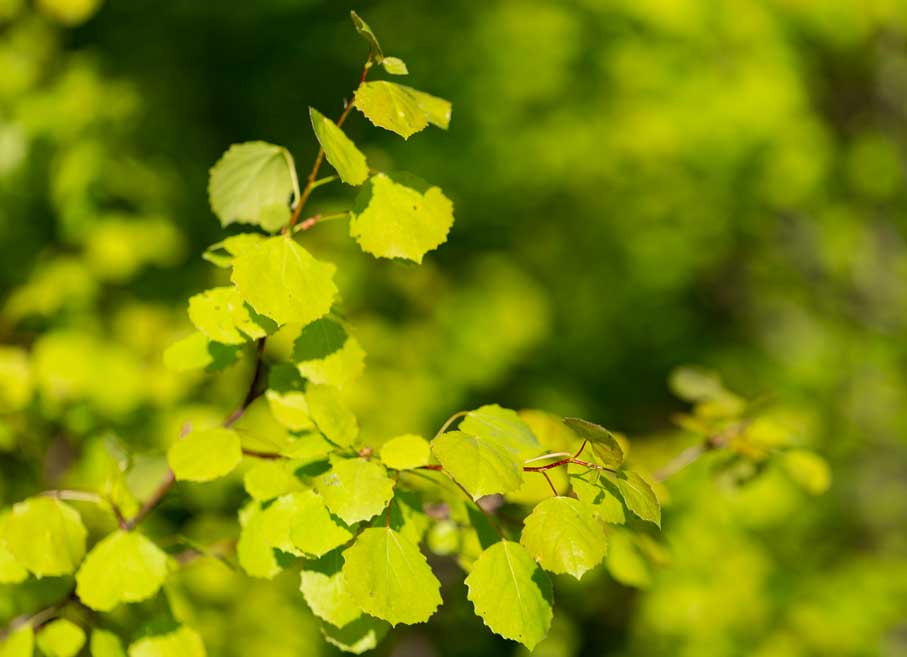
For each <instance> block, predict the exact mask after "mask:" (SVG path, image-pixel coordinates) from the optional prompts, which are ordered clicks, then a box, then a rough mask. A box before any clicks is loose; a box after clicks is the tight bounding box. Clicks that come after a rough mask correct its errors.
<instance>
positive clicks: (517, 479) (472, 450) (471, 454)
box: [431, 431, 523, 500]
mask: <svg viewBox="0 0 907 657" xmlns="http://www.w3.org/2000/svg"><path fill="white" fill-rule="evenodd" d="M431 449H432V452H433V453H434V455H435V457H436V458H437V459H438V461H440V462H441V465H443V466H444V469H445V470H446V471H447V472H448V473H450V475H451V476H452V477H453V478H454V479H455V480H456V481H458V482H459V483H460V484H461V485H462V486H463V487H464V488H465V489H466V490H467V491H469V494H470V495H472V498H473V499H475V500H477V499H479V498H480V497H482V496H483V495H491V494H492V493H507V492H509V491H512V490H517V489H518V488H519V487H520V486H522V485H523V468H522V462H521V461H519V460H518V459H516V458H515V457H514V455H513V454H512V453H511V452H509V451H507V450H506V449H504V448H503V447H500V446H498V445H496V444H493V443H489V442H486V441H485V440H483V439H482V438H479V437H477V436H472V435H469V434H466V433H463V432H462V431H448V432H447V433H444V434H441V435H440V436H438V437H437V438H435V439H434V440H433V441H432V442H431Z"/></svg>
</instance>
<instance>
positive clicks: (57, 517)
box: [4, 497, 87, 577]
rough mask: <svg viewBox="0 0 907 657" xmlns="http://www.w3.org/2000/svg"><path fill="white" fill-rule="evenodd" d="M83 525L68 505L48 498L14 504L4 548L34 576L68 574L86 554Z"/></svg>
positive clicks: (7, 519) (31, 499) (7, 520)
mask: <svg viewBox="0 0 907 657" xmlns="http://www.w3.org/2000/svg"><path fill="white" fill-rule="evenodd" d="M86 533H87V532H86V530H85V525H83V524H82V518H81V516H79V513H78V512H77V511H76V510H75V509H73V508H72V507H71V506H69V505H67V504H64V503H63V502H61V501H59V500H55V499H51V498H49V497H32V498H30V499H27V500H25V501H24V502H19V503H18V504H16V505H14V506H13V508H12V511H11V512H10V514H9V516H7V518H6V529H5V531H4V534H5V536H6V547H7V549H8V550H9V551H10V553H11V554H12V555H13V557H14V558H15V560H16V562H17V563H18V564H19V565H21V566H23V567H24V568H26V569H27V570H29V571H30V572H32V573H33V574H34V575H36V576H37V577H46V576H51V575H68V574H69V573H71V572H73V571H74V570H75V569H76V567H77V566H78V565H79V562H80V561H82V557H83V556H85V536H86Z"/></svg>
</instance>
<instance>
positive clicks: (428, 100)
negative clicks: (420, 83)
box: [385, 67, 452, 130]
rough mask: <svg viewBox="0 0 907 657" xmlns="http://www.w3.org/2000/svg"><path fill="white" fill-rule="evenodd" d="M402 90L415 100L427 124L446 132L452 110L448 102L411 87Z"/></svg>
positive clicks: (404, 87)
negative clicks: (423, 113)
mask: <svg viewBox="0 0 907 657" xmlns="http://www.w3.org/2000/svg"><path fill="white" fill-rule="evenodd" d="M385 68H387V67H385ZM401 86H403V85H401ZM403 89H405V90H406V91H408V92H409V93H410V94H411V95H412V97H413V98H415V100H416V103H417V104H418V105H419V107H420V108H422V111H423V112H425V118H426V119H428V122H429V123H431V124H432V125H435V126H437V127H439V128H441V129H442V130H447V128H448V126H449V125H450V114H451V110H452V105H451V104H450V101H449V100H444V99H443V98H438V97H437V96H432V95H431V94H427V93H425V92H424V91H419V90H418V89H413V88H412V87H406V86H403Z"/></svg>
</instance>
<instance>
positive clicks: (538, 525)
mask: <svg viewBox="0 0 907 657" xmlns="http://www.w3.org/2000/svg"><path fill="white" fill-rule="evenodd" d="M520 543H521V544H522V545H523V547H525V548H526V550H527V551H528V552H529V554H531V555H532V556H533V557H535V559H536V560H537V561H538V562H539V564H541V566H542V568H544V569H545V570H547V571H550V572H552V573H570V574H571V575H573V576H574V577H575V578H576V579H580V578H581V577H582V576H583V574H584V573H585V572H586V571H587V570H590V569H592V568H594V567H595V566H596V565H598V563H599V562H600V561H601V560H602V559H603V558H604V556H605V553H606V552H607V551H608V541H607V539H606V538H605V532H604V530H603V528H602V525H601V521H600V520H599V519H598V518H597V517H596V516H595V514H594V512H593V511H592V508H591V507H589V506H587V505H586V504H584V503H582V502H580V501H579V500H575V499H573V498H572V497H550V498H548V499H547V500H545V501H543V502H540V503H539V504H538V505H537V506H536V507H535V508H534V509H533V510H532V513H531V514H529V516H528V517H527V518H526V519H525V520H524V521H523V533H522V534H521V535H520Z"/></svg>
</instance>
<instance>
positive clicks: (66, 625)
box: [35, 618, 85, 657]
mask: <svg viewBox="0 0 907 657" xmlns="http://www.w3.org/2000/svg"><path fill="white" fill-rule="evenodd" d="M35 639H36V640H35V643H37V644H38V648H39V649H40V650H41V652H42V653H44V654H45V655H47V657H75V655H76V653H78V652H79V651H80V650H81V649H82V646H84V645H85V630H83V629H82V628H81V627H79V626H78V625H76V624H75V623H73V622H72V621H70V620H67V619H65V618H58V619H57V620H54V621H51V622H50V623H48V624H47V625H45V626H44V627H42V628H41V630H40V631H39V632H38V635H37V636H36V637H35Z"/></svg>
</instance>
